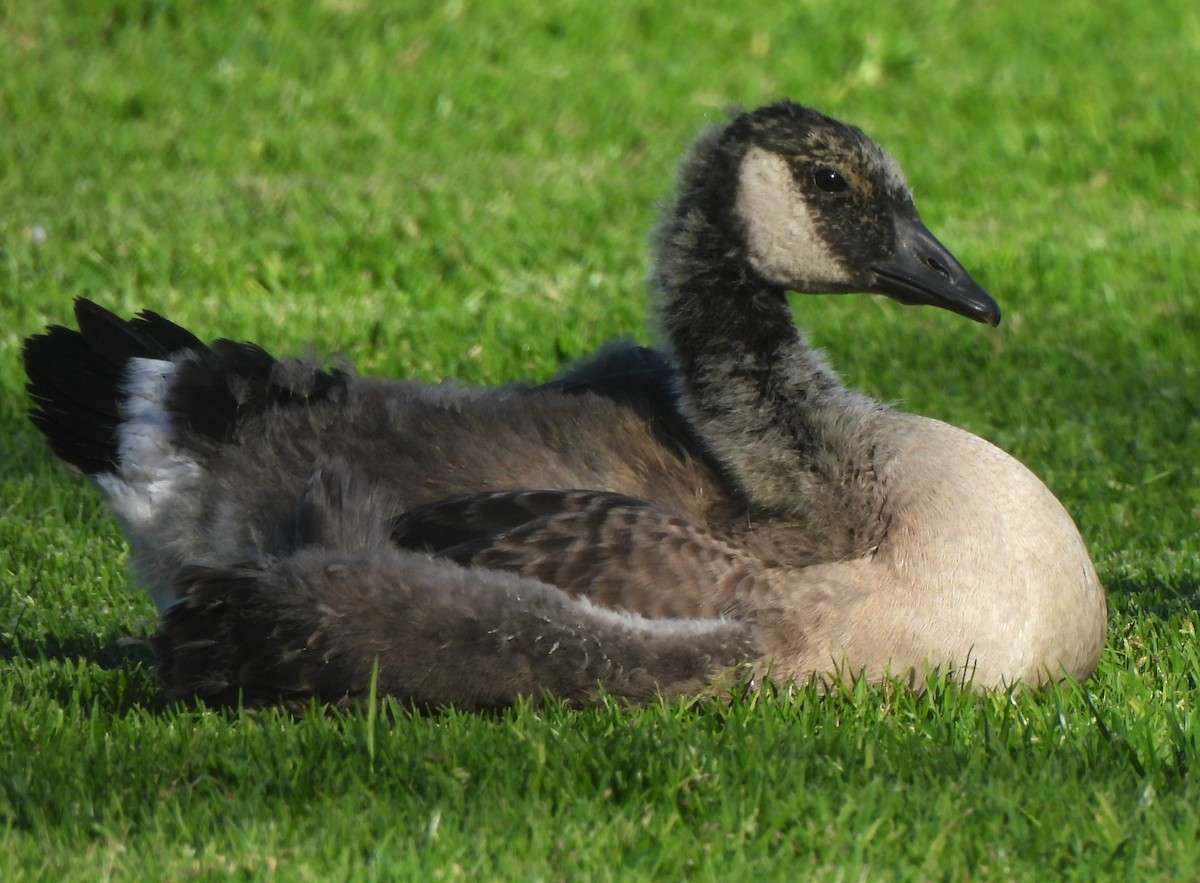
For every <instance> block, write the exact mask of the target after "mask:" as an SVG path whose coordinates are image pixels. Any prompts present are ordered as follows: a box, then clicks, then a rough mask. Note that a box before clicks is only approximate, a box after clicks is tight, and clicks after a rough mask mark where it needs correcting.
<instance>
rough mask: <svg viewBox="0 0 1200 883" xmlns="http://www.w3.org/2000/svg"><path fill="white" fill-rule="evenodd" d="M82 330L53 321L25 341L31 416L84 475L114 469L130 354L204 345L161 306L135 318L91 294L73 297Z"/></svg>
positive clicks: (162, 353) (157, 354)
mask: <svg viewBox="0 0 1200 883" xmlns="http://www.w3.org/2000/svg"><path fill="white" fill-rule="evenodd" d="M75 320H76V322H77V323H78V324H79V330H78V331H75V330H73V329H71V328H65V327H63V326H61V325H55V326H52V327H50V328H48V329H46V331H45V332H44V333H42V334H37V335H34V336H32V337H29V338H27V339H26V341H25V348H24V359H25V373H26V376H27V377H28V378H29V381H28V383H27V384H26V386H25V389H26V391H27V392H28V393H29V396H30V398H31V399H32V400H33V409H32V410H31V412H30V415H29V417H30V420H31V421H32V422H33V425H34V426H36V427H37V428H38V429H39V430H40V431H41V433H42V434H43V435H44V436H45V437H46V441H47V442H48V443H49V445H50V448H51V450H53V451H54V453H55V454H57V455H58V456H59V457H60V458H62V459H63V460H65V461H66V462H67V463H70V464H71V465H72V466H74V467H75V468H76V469H79V470H80V471H82V472H83V473H85V474H87V475H97V474H99V473H102V472H108V471H111V470H113V469H115V468H116V465H117V463H116V457H117V427H118V426H119V425H120V423H121V414H120V410H121V409H120V400H121V395H122V390H121V385H122V382H123V380H124V376H125V365H126V364H127V363H128V361H129V360H130V359H133V358H152V359H163V358H168V357H170V356H171V355H172V354H174V353H177V352H180V351H182V350H188V349H191V350H197V351H203V350H204V349H205V347H204V344H203V343H201V342H200V340H199V339H198V338H197V337H196V336H195V335H193V334H192V333H191V332H189V331H186V330H184V329H183V328H180V327H179V326H178V325H175V324H174V323H172V322H169V321H167V320H166V319H164V318H163V317H162V316H159V315H157V314H156V313H151V312H148V311H147V312H143V313H141V314H140V315H139V316H137V317H136V318H134V319H131V320H125V319H122V318H120V317H119V316H116V315H115V314H113V313H110V312H109V311H108V310H106V309H104V308H103V307H100V306H97V305H96V304H94V303H92V302H91V301H88V300H84V299H83V298H79V299H77V300H76V301H75Z"/></svg>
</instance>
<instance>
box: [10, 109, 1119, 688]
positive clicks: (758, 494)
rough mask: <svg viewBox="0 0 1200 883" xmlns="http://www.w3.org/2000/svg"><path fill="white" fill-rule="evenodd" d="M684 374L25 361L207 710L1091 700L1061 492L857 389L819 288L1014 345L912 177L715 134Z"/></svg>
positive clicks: (95, 339) (668, 251)
mask: <svg viewBox="0 0 1200 883" xmlns="http://www.w3.org/2000/svg"><path fill="white" fill-rule="evenodd" d="M652 283H653V287H654V289H655V291H656V294H657V296H658V299H659V305H658V312H659V317H660V322H661V325H662V330H663V335H664V338H665V343H666V347H665V350H664V351H661V352H660V351H655V350H647V349H642V348H639V347H634V346H630V345H614V346H610V347H608V348H606V349H604V350H602V351H601V352H600V353H598V354H597V356H595V357H593V358H592V359H590V360H587V361H585V362H584V363H581V364H579V365H577V366H574V367H572V368H570V369H568V370H567V371H566V372H565V373H564V374H563V375H562V376H561V377H560V378H558V379H557V380H555V381H553V382H551V383H549V384H545V385H542V386H534V387H527V386H513V387H504V388H499V389H469V388H464V387H461V386H457V385H453V384H442V385H436V386H428V385H422V384H415V383H405V382H383V381H373V380H361V379H357V378H354V377H352V376H350V375H348V374H345V373H340V372H330V371H325V370H321V369H319V368H317V367H315V366H313V365H312V364H309V363H304V362H279V361H277V360H275V359H274V358H272V357H271V356H269V355H268V354H267V353H265V352H264V351H263V350H261V349H259V348H257V347H253V346H251V345H247V344H233V343H229V342H227V341H218V342H217V343H215V344H213V345H212V346H211V347H209V346H204V345H203V344H201V343H200V341H199V340H197V339H196V338H195V337H193V336H192V335H191V334H190V333H188V332H186V331H183V330H182V329H179V328H178V327H177V326H174V325H172V324H171V323H169V322H167V321H166V320H165V319H162V318H161V317H158V316H156V315H154V314H150V313H146V314H143V315H142V316H141V317H139V318H137V319H135V320H132V321H128V322H126V321H123V320H120V319H118V318H117V317H115V316H112V315H111V314H109V313H107V312H106V311H103V310H101V309H100V308H98V307H96V306H94V305H92V304H89V303H87V302H80V303H79V304H78V305H77V309H76V315H77V318H78V322H79V328H80V330H79V331H78V332H77V331H71V330H68V329H65V328H52V329H50V330H49V331H48V332H46V333H45V334H43V335H39V336H37V337H33V338H30V340H29V341H28V342H27V345H26V351H25V352H26V368H27V372H28V374H29V377H30V383H29V390H30V393H31V395H32V397H33V399H34V402H35V411H34V413H33V419H34V422H35V423H36V424H37V425H38V426H39V428H41V429H42V431H43V432H44V433H45V434H46V435H47V438H48V440H49V442H50V444H51V447H52V448H53V449H54V450H55V452H56V453H58V454H59V455H60V456H61V457H63V458H64V459H65V460H67V461H68V462H70V463H72V464H74V465H75V466H77V467H78V468H80V469H81V470H82V471H84V472H86V473H88V474H91V475H93V476H94V477H95V479H96V481H97V484H98V485H99V486H100V488H101V490H102V491H103V492H104V493H105V495H106V496H107V497H108V499H109V500H110V502H111V503H112V505H113V508H114V511H115V512H116V514H117V517H118V519H119V520H120V521H121V523H122V526H123V528H124V530H125V532H126V535H127V536H128V537H129V539H130V543H131V545H132V548H133V561H134V568H135V571H136V573H137V575H138V578H139V580H140V581H141V582H142V583H143V585H145V586H146V587H147V588H148V589H149V590H150V591H151V592H152V593H153V594H154V596H155V598H156V599H157V601H158V602H159V604H160V606H161V607H163V608H164V613H163V618H162V623H161V627H160V629H159V632H158V634H157V635H156V637H155V638H154V646H155V649H156V652H157V654H158V656H159V660H160V676H161V678H162V680H163V683H164V685H165V687H166V689H167V691H168V692H169V693H170V694H172V695H176V696H184V697H199V698H203V699H205V700H207V701H210V702H218V703H228V702H235V701H239V700H240V701H243V702H245V703H247V704H250V705H254V704H261V703H269V702H276V701H284V702H288V703H301V704H302V703H304V702H305V701H307V700H308V699H310V698H312V697H315V698H317V699H320V700H328V701H335V702H343V701H353V700H354V699H355V698H356V697H360V696H361V695H363V693H364V691H365V690H366V688H367V685H368V682H369V679H370V672H371V670H372V666H373V665H374V664H375V663H376V662H378V669H379V688H380V690H382V691H383V692H386V693H389V694H392V695H396V696H398V697H401V698H404V699H407V700H411V701H416V702H420V703H426V704H435V705H436V704H448V703H454V704H458V705H461V706H463V707H470V708H479V707H492V706H496V705H503V704H505V703H507V702H510V701H512V700H513V699H514V698H515V697H516V696H521V695H533V696H536V695H539V694H540V693H541V692H542V691H546V692H549V693H551V694H553V695H557V696H560V697H563V698H565V699H568V700H571V701H576V702H587V701H590V700H592V699H593V698H594V697H595V696H597V695H598V689H600V688H603V689H604V690H607V691H608V692H610V693H612V694H614V695H616V696H619V697H623V698H626V699H628V700H630V701H644V700H646V699H649V698H651V697H653V696H656V695H680V694H692V693H696V692H698V691H701V690H703V689H709V688H714V687H715V688H721V689H723V688H724V687H726V686H729V685H732V684H734V683H740V682H743V681H744V680H746V679H750V680H753V679H754V678H756V677H759V676H761V675H764V674H768V673H769V674H771V675H772V676H773V677H775V678H777V679H787V678H793V677H795V678H800V679H807V678H809V677H812V676H817V677H820V678H824V679H828V678H831V677H839V676H843V675H851V676H856V675H860V674H861V675H865V676H867V677H869V678H872V679H878V678H881V677H883V676H885V675H886V674H888V673H891V674H895V675H898V676H900V677H904V678H908V679H909V680H910V681H911V682H912V683H914V684H915V685H917V686H919V685H920V684H921V683H922V682H923V677H924V673H925V671H926V669H927V667H929V666H943V667H948V668H950V669H951V670H953V671H955V672H957V673H958V674H960V675H961V676H963V677H973V678H974V682H975V683H976V684H977V685H979V686H990V685H995V684H1001V683H1008V682H1012V681H1017V680H1021V681H1025V682H1029V683H1034V684H1038V683H1044V682H1046V681H1051V680H1056V679H1059V678H1061V677H1063V676H1072V677H1083V676H1086V675H1087V674H1088V673H1089V672H1090V671H1091V670H1092V668H1093V667H1094V666H1095V664H1096V661H1097V659H1098V657H1099V654H1100V651H1101V649H1102V647H1103V643H1104V633H1105V621H1106V611H1105V601H1104V594H1103V590H1102V588H1101V587H1100V585H1099V582H1098V580H1097V578H1096V574H1095V571H1094V569H1093V567H1092V564H1091V562H1090V560H1089V558H1088V555H1087V551H1086V549H1085V548H1084V546H1083V543H1082V541H1081V540H1080V538H1079V534H1078V531H1077V530H1076V529H1075V526H1074V524H1073V523H1072V522H1071V519H1070V517H1069V516H1068V515H1067V513H1066V512H1065V511H1063V509H1062V507H1061V505H1059V503H1058V502H1057V500H1055V499H1054V497H1053V496H1052V495H1051V494H1050V492H1049V491H1048V490H1047V489H1046V488H1045V486H1044V485H1043V484H1042V483H1041V482H1040V481H1038V480H1037V478H1036V477H1034V476H1033V475H1032V474H1031V473H1029V472H1028V470H1026V469H1025V468H1024V467H1023V466H1021V465H1020V464H1019V463H1017V462H1016V461H1015V460H1013V459H1012V458H1011V457H1009V456H1008V455H1006V454H1004V453H1003V452H1001V451H999V450H998V449H996V448H994V447H993V446H991V445H990V444H988V443H987V442H985V441H983V440H981V439H979V438H977V437H975V436H972V435H970V434H968V433H965V432H963V431H961V430H958V429H955V428H954V427H950V426H947V425H945V424H943V423H939V422H937V421H933V420H928V419H925V418H921V417H916V416H912V415H906V414H903V413H900V412H897V411H895V410H893V409H891V408H889V407H886V406H884V405H882V404H880V403H878V402H874V401H871V400H869V399H867V398H865V397H863V396H861V395H859V394H858V393H855V392H852V391H849V390H847V389H846V388H845V387H844V386H843V385H842V384H841V383H840V381H839V380H838V379H837V377H836V375H835V374H834V373H833V372H832V371H831V370H830V369H829V368H828V367H827V366H826V365H825V363H824V362H823V361H822V359H821V358H820V357H819V356H818V355H817V354H815V353H814V352H813V351H811V350H810V349H809V348H808V347H807V345H806V343H805V341H804V338H803V336H802V335H801V333H800V332H799V331H798V330H797V329H796V327H795V326H794V324H793V323H792V320H791V315H790V310H789V308H788V304H787V301H786V298H785V291H786V290H794V291H800V292H806V293H822V292H843V291H873V292H879V293H883V294H887V295H888V296H890V297H893V298H895V299H897V300H900V301H901V302H904V303H925V304H932V305H936V306H940V307H943V308H946V309H950V310H953V311H955V312H958V313H961V314H963V315H966V316H968V317H970V318H973V319H977V320H979V321H985V322H990V323H993V324H994V323H995V322H997V321H999V311H998V309H997V308H996V306H995V304H994V303H993V302H992V301H991V299H990V298H988V297H987V295H986V294H984V293H983V292H982V291H981V290H980V289H979V288H978V287H977V286H976V285H975V284H974V282H973V281H972V280H971V279H970V277H969V275H968V274H967V273H966V271H965V270H963V268H962V267H961V266H960V265H959V264H958V262H957V261H956V260H955V259H954V257H953V256H952V255H950V253H949V252H947V251H946V249H945V248H944V247H942V246H941V245H940V244H939V243H938V242H937V240H936V239H934V238H933V237H932V235H931V234H930V233H929V232H928V231H927V230H925V228H924V227H923V226H922V225H921V223H920V220H919V218H918V216H917V214H916V210H915V208H914V207H913V204H912V200H911V197H910V195H909V192H908V189H907V187H906V185H905V184H904V181H903V178H902V177H901V175H900V172H899V170H898V169H897V167H896V166H895V164H894V163H893V162H892V161H891V159H890V158H888V157H887V156H886V154H884V153H883V152H882V151H881V150H880V149H879V148H878V147H877V146H876V145H874V144H873V143H872V142H871V141H870V140H869V139H867V138H866V136H864V135H863V134H862V133H861V132H859V131H858V130H857V129H854V128H852V127H849V126H845V125H843V124H841V123H838V122H836V121H834V120H831V119H829V118H827V117H824V116H822V115H820V114H818V113H816V112H815V111H812V110H809V109H806V108H802V107H799V106H797V105H794V104H790V103H787V102H784V103H780V104H776V105H771V106H768V107H764V108H761V109H759V110H757V111H753V112H750V113H744V114H740V115H738V116H736V117H735V118H734V119H733V120H732V121H731V122H730V123H728V124H727V125H725V126H723V127H714V128H712V129H710V130H709V131H708V132H706V133H705V134H703V135H702V136H701V137H700V139H699V140H698V141H697V143H696V145H695V146H694V147H693V149H692V151H691V153H690V154H689V156H688V158H687V159H686V160H685V161H684V164H683V166H682V169H681V173H680V181H679V189H678V194H677V197H676V199H675V202H674V203H673V205H671V206H670V207H669V208H668V209H667V211H666V212H665V215H664V220H663V223H662V226H661V228H660V231H659V234H658V237H657V242H656V255H655V263H654V271H653V273H652Z"/></svg>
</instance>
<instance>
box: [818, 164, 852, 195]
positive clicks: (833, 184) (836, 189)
mask: <svg viewBox="0 0 1200 883" xmlns="http://www.w3.org/2000/svg"><path fill="white" fill-rule="evenodd" d="M813 183H814V184H816V185H817V189H818V190H822V191H824V192H825V193H845V192H846V191H847V190H849V189H850V182H849V181H847V180H846V179H845V178H843V177H842V175H841V173H840V172H837V171H835V170H834V169H830V168H820V169H817V170H816V171H815V172H813Z"/></svg>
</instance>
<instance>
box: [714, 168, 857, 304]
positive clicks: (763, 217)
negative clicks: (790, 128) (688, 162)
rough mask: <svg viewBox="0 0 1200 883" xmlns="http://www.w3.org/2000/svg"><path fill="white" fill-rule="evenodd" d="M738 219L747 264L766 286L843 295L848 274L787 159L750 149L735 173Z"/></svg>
mask: <svg viewBox="0 0 1200 883" xmlns="http://www.w3.org/2000/svg"><path fill="white" fill-rule="evenodd" d="M736 211H737V214H738V217H739V218H740V219H741V221H742V223H743V225H744V228H745V231H746V248H747V252H748V254H749V259H750V265H751V266H752V267H753V268H754V269H755V271H756V272H758V274H759V275H761V276H762V277H763V278H764V279H766V280H767V281H768V282H772V283H774V284H776V285H781V286H783V287H784V288H788V289H791V290H793V291H805V292H812V293H818V292H823V291H843V290H845V288H846V286H847V285H849V284H851V277H850V274H849V273H848V272H847V271H846V267H845V265H844V264H843V263H842V261H841V260H839V259H838V257H837V255H835V254H834V253H833V251H832V250H831V249H830V248H829V245H828V243H827V242H826V241H825V237H824V236H822V235H821V232H820V229H819V228H818V226H817V223H816V220H815V218H814V216H813V209H812V208H811V207H810V206H809V204H808V201H807V199H806V198H805V195H804V193H803V192H802V191H801V189H800V188H799V187H798V186H797V184H796V180H795V178H794V177H793V176H792V171H791V168H790V167H789V166H788V163H787V160H785V159H784V158H783V157H781V156H780V155H779V154H777V153H772V152H771V151H769V150H764V149H763V148H761V147H751V148H750V150H749V151H748V152H747V153H746V157H745V159H743V160H742V164H741V167H740V169H739V174H738V191H737V207H736Z"/></svg>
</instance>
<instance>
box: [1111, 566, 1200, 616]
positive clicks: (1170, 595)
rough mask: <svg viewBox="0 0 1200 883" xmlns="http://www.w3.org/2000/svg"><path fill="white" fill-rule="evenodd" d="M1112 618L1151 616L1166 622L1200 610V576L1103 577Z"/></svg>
mask: <svg viewBox="0 0 1200 883" xmlns="http://www.w3.org/2000/svg"><path fill="white" fill-rule="evenodd" d="M1101 580H1102V582H1103V583H1104V587H1105V589H1106V590H1107V592H1108V601H1109V607H1110V608H1111V609H1110V616H1112V615H1119V616H1122V617H1126V616H1130V617H1131V616H1149V617H1153V618H1155V619H1162V620H1167V619H1170V618H1171V617H1172V616H1181V615H1182V616H1188V615H1191V614H1194V613H1196V612H1197V611H1200V577H1198V576H1195V575H1190V574H1189V575H1187V576H1183V577H1178V578H1160V577H1129V576H1102V577H1101Z"/></svg>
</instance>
